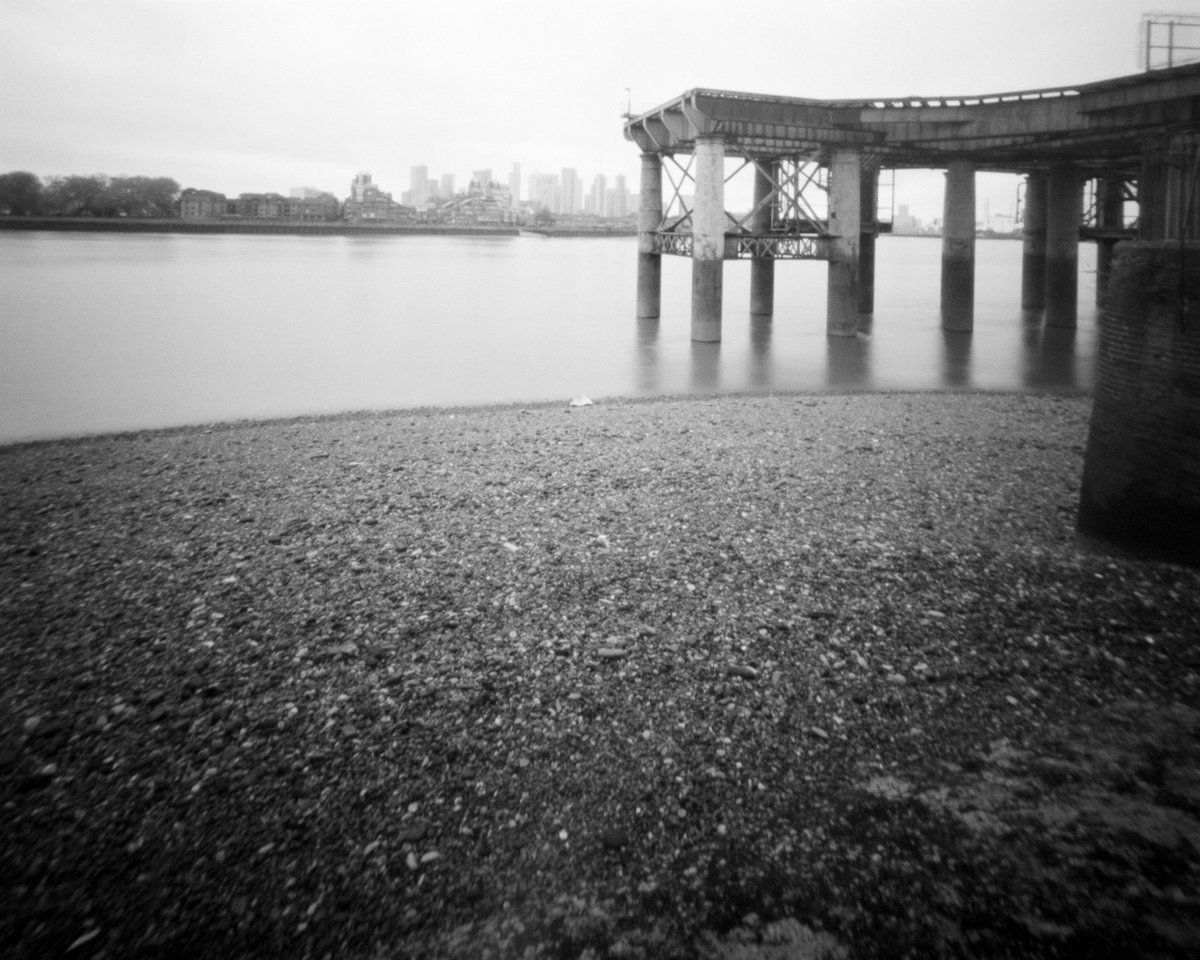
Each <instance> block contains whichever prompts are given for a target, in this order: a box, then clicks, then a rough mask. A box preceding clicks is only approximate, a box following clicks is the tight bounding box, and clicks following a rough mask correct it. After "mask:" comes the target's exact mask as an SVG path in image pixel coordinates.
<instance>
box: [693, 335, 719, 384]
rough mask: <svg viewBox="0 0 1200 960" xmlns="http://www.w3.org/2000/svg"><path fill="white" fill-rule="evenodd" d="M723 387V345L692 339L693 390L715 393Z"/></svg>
mask: <svg viewBox="0 0 1200 960" xmlns="http://www.w3.org/2000/svg"><path fill="white" fill-rule="evenodd" d="M720 387H721V345H720V344H719V343H705V342H704V341H702V340H693V341H692V390H693V391H695V392H696V393H715V392H716V391H717V390H719V389H720Z"/></svg>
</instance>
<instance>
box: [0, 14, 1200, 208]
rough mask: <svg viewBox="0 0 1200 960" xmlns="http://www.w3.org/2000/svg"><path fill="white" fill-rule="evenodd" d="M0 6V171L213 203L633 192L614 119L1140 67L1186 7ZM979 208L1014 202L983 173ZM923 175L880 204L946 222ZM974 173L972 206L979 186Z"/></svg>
mask: <svg viewBox="0 0 1200 960" xmlns="http://www.w3.org/2000/svg"><path fill="white" fill-rule="evenodd" d="M1163 2H1164V3H1165V6H1159V5H1158V4H1156V2H1155V0H749V2H747V3H732V2H729V0H686V2H683V0H664V2H659V0H447V2H440V0H439V2H435V0H419V2H409V0H386V2H385V0H0V172H4V171H9V170H29V171H31V172H33V173H36V174H38V175H39V176H43V177H45V176H53V175H61V174H72V173H81V174H85V173H107V174H111V175H120V174H145V175H148V176H169V177H174V178H175V179H176V180H178V181H179V182H180V184H181V185H182V186H185V187H189V186H190V187H202V188H207V189H213V190H219V191H222V192H224V193H226V194H229V195H236V194H238V193H242V192H246V191H268V190H274V191H277V192H280V193H286V192H287V190H288V189H289V188H290V187H294V186H300V185H311V186H315V187H319V188H321V189H325V190H329V191H331V192H333V193H335V194H337V195H338V196H339V197H345V196H346V195H347V193H348V192H349V185H350V181H351V179H352V178H353V176H354V174H355V172H356V171H358V170H369V171H371V173H372V174H373V175H374V179H375V182H376V183H377V184H379V185H380V186H381V187H382V188H383V189H385V190H388V191H391V192H392V193H394V194H395V195H396V196H397V197H398V196H399V194H400V192H401V191H403V190H406V189H408V186H409V168H410V167H412V166H415V165H418V164H423V165H426V166H428V168H429V173H430V175H431V176H440V175H441V174H443V173H453V174H454V175H455V177H456V180H457V185H458V186H459V187H460V188H461V187H463V186H465V185H466V182H467V181H468V180H469V178H470V174H471V171H472V170H475V169H480V168H484V167H490V168H491V169H492V171H493V175H494V176H496V178H497V179H501V180H506V179H507V177H508V173H509V171H510V169H511V167H512V164H513V163H514V162H518V163H520V164H521V169H522V192H523V193H524V192H525V190H526V182H527V178H528V175H529V174H530V173H532V172H534V171H535V170H540V171H542V172H554V173H557V172H559V171H560V170H561V169H562V168H563V167H574V168H576V169H577V170H578V172H579V175H580V176H581V178H582V180H583V183H584V185H585V189H586V187H587V186H590V184H591V181H592V178H593V177H594V176H595V174H597V173H604V174H605V175H607V176H608V177H609V184H610V185H611V184H612V178H613V176H614V175H615V174H618V173H624V174H625V175H626V177H627V178H628V181H629V186H630V188H631V189H632V190H634V191H636V188H637V171H638V158H637V148H636V147H635V146H634V145H633V144H632V143H630V142H628V141H627V140H625V139H624V137H623V135H622V119H621V116H620V115H621V113H623V112H624V111H625V109H626V102H627V101H626V98H627V94H626V89H625V88H626V87H628V88H630V91H631V94H630V96H631V100H632V107H633V111H634V112H635V113H636V112H639V111H642V110H646V109H649V108H650V107H653V106H656V105H657V104H660V103H663V102H664V101H667V100H670V99H672V98H673V97H675V96H677V95H679V94H681V93H683V92H684V91H685V90H688V89H690V88H692V87H716V88H723V89H730V90H745V91H753V92H757V93H772V94H781V95H790V96H803V97H827V98H843V97H857V96H903V95H916V94H924V95H935V94H972V93H995V92H1003V91H1008V90H1020V89H1030V88H1037V87H1048V86H1058V85H1067V84H1073V83H1083V82H1087V81H1091V80H1101V79H1106V78H1110V77H1115V76H1123V75H1126V74H1131V73H1136V72H1138V70H1139V69H1140V68H1139V64H1138V56H1137V54H1138V49H1137V47H1138V43H1137V42H1138V25H1139V22H1140V19H1141V15H1142V13H1143V12H1145V11H1147V10H1162V9H1169V10H1172V11H1175V12H1182V13H1193V14H1195V13H1200V0H1163ZM994 179H995V180H996V181H997V184H1002V186H1000V185H997V186H995V187H994V190H995V199H994V200H993V201H992V203H993V212H996V205H1001V206H1005V207H1006V206H1008V205H1011V202H1012V197H1011V193H1012V187H1011V183H1010V181H1009V180H1008V178H994ZM940 183H941V178H940V176H930V175H926V176H915V175H910V174H902V175H900V177H899V179H898V192H897V196H896V201H897V202H898V203H906V202H907V203H908V204H909V206H910V208H911V210H912V212H913V213H915V214H916V215H917V216H919V217H921V218H922V219H926V220H928V219H932V218H934V217H937V216H940V213H941V200H940V191H941V186H940ZM990 183H991V179H983V178H981V182H980V185H979V186H980V190H979V193H980V196H979V203H980V207H981V209H982V205H983V201H984V199H985V198H987V197H988V196H989V195H990V194H989V191H990V190H992V189H993V188H992V187H991V186H989V184H990Z"/></svg>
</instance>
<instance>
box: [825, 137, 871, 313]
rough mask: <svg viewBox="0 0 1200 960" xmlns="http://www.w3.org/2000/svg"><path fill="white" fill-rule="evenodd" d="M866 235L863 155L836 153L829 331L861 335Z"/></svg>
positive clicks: (847, 150) (832, 180)
mask: <svg viewBox="0 0 1200 960" xmlns="http://www.w3.org/2000/svg"><path fill="white" fill-rule="evenodd" d="M861 232H862V155H861V154H860V153H859V151H858V148H856V147H842V148H839V149H837V150H835V151H834V153H833V157H832V158H831V159H830V161H829V233H830V234H831V236H830V240H829V287H828V290H829V293H828V299H827V301H826V307H825V332H826V334H828V335H829V336H832V337H853V336H854V335H855V334H856V333H858V254H859V236H860V234H861Z"/></svg>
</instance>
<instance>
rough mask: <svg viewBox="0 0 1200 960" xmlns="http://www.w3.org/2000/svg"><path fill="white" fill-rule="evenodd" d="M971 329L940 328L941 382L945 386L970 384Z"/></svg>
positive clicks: (965, 385) (966, 385) (967, 385)
mask: <svg viewBox="0 0 1200 960" xmlns="http://www.w3.org/2000/svg"><path fill="white" fill-rule="evenodd" d="M971 340H972V337H971V331H969V330H945V329H943V330H942V383H943V384H944V385H945V386H947V387H969V386H970V385H971Z"/></svg>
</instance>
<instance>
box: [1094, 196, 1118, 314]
mask: <svg viewBox="0 0 1200 960" xmlns="http://www.w3.org/2000/svg"><path fill="white" fill-rule="evenodd" d="M1096 218H1097V220H1098V223H1097V226H1099V227H1100V228H1101V230H1106V231H1107V230H1120V229H1122V228H1123V227H1124V226H1125V182H1124V180H1123V179H1122V178H1121V177H1120V176H1119V175H1113V176H1110V177H1104V178H1103V179H1100V180H1097V181H1096ZM1116 245H1117V240H1116V238H1114V237H1104V236H1102V237H1100V238H1099V239H1098V240H1097V241H1096V303H1097V304H1103V303H1104V297H1105V294H1106V293H1107V291H1108V279H1109V277H1110V276H1111V275H1112V258H1113V249H1114V248H1115V247H1116Z"/></svg>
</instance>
